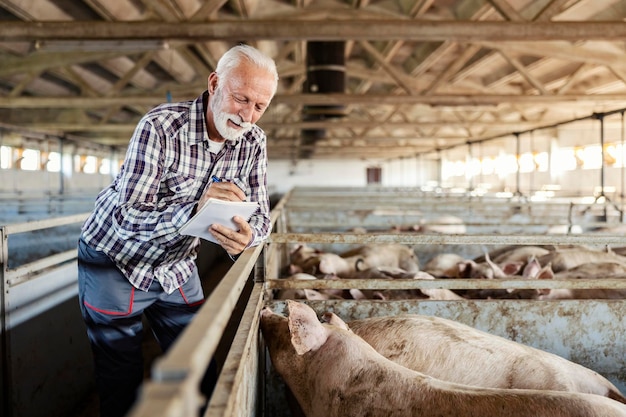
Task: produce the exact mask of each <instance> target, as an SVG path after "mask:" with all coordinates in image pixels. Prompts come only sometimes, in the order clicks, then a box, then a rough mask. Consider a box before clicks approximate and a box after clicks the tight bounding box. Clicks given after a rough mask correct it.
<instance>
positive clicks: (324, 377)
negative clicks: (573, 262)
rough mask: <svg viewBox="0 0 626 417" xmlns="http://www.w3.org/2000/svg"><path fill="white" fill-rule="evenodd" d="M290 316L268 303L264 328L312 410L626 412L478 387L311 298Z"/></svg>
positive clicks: (566, 396)
mask: <svg viewBox="0 0 626 417" xmlns="http://www.w3.org/2000/svg"><path fill="white" fill-rule="evenodd" d="M287 306H288V311H289V317H288V318H286V317H283V316H281V315H278V314H275V313H273V312H272V311H271V310H270V309H268V308H265V309H264V310H263V311H262V312H261V331H262V334H263V338H264V340H265V342H266V344H267V347H268V350H269V354H270V358H271V361H272V364H273V365H274V368H275V369H276V370H277V372H278V373H279V374H280V376H281V377H282V378H283V379H284V380H285V382H286V384H287V386H288V387H289V388H290V389H291V391H292V392H293V394H294V396H295V397H296V399H297V400H298V403H299V404H300V407H301V408H302V410H303V411H304V413H305V415H306V416H307V417H340V416H341V417H349V416H369V417H383V416H385V417H387V416H396V417H409V416H410V417H434V416H438V417H456V416H464V417H495V416H502V417H626V406H625V405H624V404H620V403H618V402H617V401H613V400H611V399H609V398H605V397H602V396H599V395H593V394H580V393H571V392H561V391H538V390H505V389H495V388H479V387H471V386H467V385H461V384H455V383H451V382H446V381H442V380H439V379H435V378H432V377H430V376H427V375H425V374H423V373H420V372H417V371H414V370H412V369H408V368H406V367H404V366H402V365H399V364H397V363H395V362H392V361H390V360H389V359H387V358H385V357H384V356H382V355H381V354H380V353H378V352H376V351H375V350H374V348H372V347H371V346H370V345H369V344H367V342H365V341H364V340H363V339H361V338H360V337H359V336H357V335H356V334H354V333H352V332H350V331H348V330H345V329H343V328H341V327H338V326H333V325H329V324H322V323H320V322H319V320H318V318H317V316H316V314H315V311H313V310H312V309H311V308H310V307H308V306H306V305H305V304H302V303H298V302H295V301H287Z"/></svg>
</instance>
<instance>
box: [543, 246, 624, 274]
mask: <svg viewBox="0 0 626 417" xmlns="http://www.w3.org/2000/svg"><path fill="white" fill-rule="evenodd" d="M537 260H538V261H539V263H541V265H542V266H546V265H547V264H550V265H552V271H554V272H555V273H556V272H561V271H566V270H568V269H572V268H575V267H577V266H580V265H583V264H587V263H593V262H595V263H597V262H613V263H618V264H622V265H624V266H626V257H624V256H621V255H617V254H616V253H614V252H613V251H609V252H604V251H599V250H593V249H585V248H572V249H558V250H555V251H552V252H550V253H548V254H546V255H543V256H539V257H537Z"/></svg>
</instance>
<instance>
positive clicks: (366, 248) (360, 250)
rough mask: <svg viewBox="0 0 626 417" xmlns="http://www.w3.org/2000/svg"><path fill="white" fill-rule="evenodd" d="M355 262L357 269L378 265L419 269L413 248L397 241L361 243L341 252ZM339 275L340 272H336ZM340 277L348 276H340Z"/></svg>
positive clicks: (409, 270)
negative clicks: (361, 244)
mask: <svg viewBox="0 0 626 417" xmlns="http://www.w3.org/2000/svg"><path fill="white" fill-rule="evenodd" d="M341 257H342V258H344V259H346V260H349V261H352V262H353V263H355V264H356V266H357V268H358V270H365V269H368V268H378V267H393V268H401V269H403V270H405V271H407V272H417V271H419V260H418V259H417V256H416V255H415V252H414V251H413V248H411V247H409V246H407V245H403V244H399V243H383V244H371V245H363V246H360V247H357V248H354V249H351V250H348V251H346V252H343V253H342V254H341ZM338 275H339V276H341V274H338ZM342 278H350V277H349V276H342Z"/></svg>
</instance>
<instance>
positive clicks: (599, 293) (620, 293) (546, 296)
mask: <svg viewBox="0 0 626 417" xmlns="http://www.w3.org/2000/svg"><path fill="white" fill-rule="evenodd" d="M539 278H540V279H585V278H587V279H593V278H613V279H626V265H625V264H622V263H616V262H593V263H588V264H584V265H579V266H577V267H574V268H572V269H568V270H565V271H561V272H559V273H556V274H555V273H554V272H553V271H552V269H551V268H550V265H547V267H545V268H544V269H543V270H542V273H541V275H540V276H539ZM536 293H537V299H539V300H583V299H605V300H606V299H613V300H623V299H626V289H624V288H553V289H550V288H545V289H539V290H537V291H536Z"/></svg>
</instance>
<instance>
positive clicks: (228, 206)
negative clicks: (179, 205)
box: [180, 198, 259, 243]
mask: <svg viewBox="0 0 626 417" xmlns="http://www.w3.org/2000/svg"><path fill="white" fill-rule="evenodd" d="M258 207H259V203H257V202H256V201H225V200H218V199H216V198H209V200H208V201H207V203H206V204H205V205H204V206H202V208H201V209H200V211H199V212H197V213H196V214H195V215H194V216H193V217H192V218H191V219H189V221H188V222H187V223H185V224H184V225H183V227H182V228H181V229H180V233H181V234H182V235H189V236H197V237H201V238H202V239H205V240H208V241H210V242H214V243H218V242H217V241H216V240H215V237H213V235H212V234H211V233H210V232H209V230H208V229H209V227H210V226H211V225H212V224H214V223H217V224H221V225H224V226H226V227H229V228H231V229H234V230H237V229H238V228H237V225H236V224H235V222H233V220H232V219H233V216H240V217H243V218H244V219H246V220H250V217H251V216H252V215H253V214H254V212H255V211H256V210H257V208H258Z"/></svg>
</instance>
